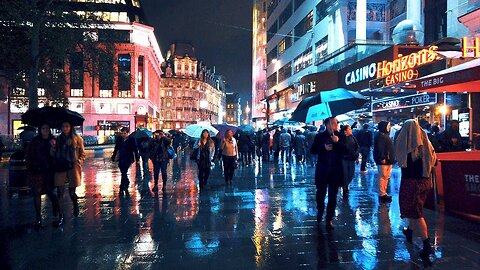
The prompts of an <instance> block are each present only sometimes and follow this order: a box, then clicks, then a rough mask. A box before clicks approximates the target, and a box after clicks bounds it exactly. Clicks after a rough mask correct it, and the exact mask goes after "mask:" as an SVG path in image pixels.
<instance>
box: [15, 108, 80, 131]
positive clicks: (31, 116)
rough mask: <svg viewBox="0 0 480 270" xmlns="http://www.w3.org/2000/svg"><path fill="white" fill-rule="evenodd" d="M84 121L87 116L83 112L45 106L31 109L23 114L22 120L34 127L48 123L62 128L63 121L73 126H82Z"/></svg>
mask: <svg viewBox="0 0 480 270" xmlns="http://www.w3.org/2000/svg"><path fill="white" fill-rule="evenodd" d="M83 121H85V118H83V116H82V115H81V114H79V113H77V112H74V111H71V110H69V109H65V108H62V107H50V106H45V107H42V108H36V109H30V110H28V111H27V112H25V113H24V114H22V122H23V123H24V124H27V125H30V126H34V127H40V126H41V125H43V124H48V125H49V126H50V127H54V128H60V127H61V125H62V123H63V122H69V123H70V124H72V126H81V125H83Z"/></svg>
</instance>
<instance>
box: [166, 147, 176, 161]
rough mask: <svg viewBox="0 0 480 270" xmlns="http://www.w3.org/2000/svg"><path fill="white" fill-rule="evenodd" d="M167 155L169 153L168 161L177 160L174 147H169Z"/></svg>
mask: <svg viewBox="0 0 480 270" xmlns="http://www.w3.org/2000/svg"><path fill="white" fill-rule="evenodd" d="M167 153H168V159H174V158H177V153H175V149H173V147H171V146H169V147H168V149H167Z"/></svg>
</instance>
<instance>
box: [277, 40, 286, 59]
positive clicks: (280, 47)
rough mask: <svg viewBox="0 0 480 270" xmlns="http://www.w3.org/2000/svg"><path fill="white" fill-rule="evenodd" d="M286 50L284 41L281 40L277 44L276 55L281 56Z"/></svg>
mask: <svg viewBox="0 0 480 270" xmlns="http://www.w3.org/2000/svg"><path fill="white" fill-rule="evenodd" d="M285 50H286V48H285V39H282V40H280V42H279V43H278V54H279V55H280V54H282V53H283V52H285Z"/></svg>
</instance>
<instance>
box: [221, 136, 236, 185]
mask: <svg viewBox="0 0 480 270" xmlns="http://www.w3.org/2000/svg"><path fill="white" fill-rule="evenodd" d="M220 151H221V152H222V159H223V175H224V176H225V183H226V184H231V183H232V180H233V174H234V173H235V169H236V164H237V160H238V145H237V140H235V138H234V137H233V131H232V130H227V132H226V133H225V137H224V138H223V141H222V143H221V145H220Z"/></svg>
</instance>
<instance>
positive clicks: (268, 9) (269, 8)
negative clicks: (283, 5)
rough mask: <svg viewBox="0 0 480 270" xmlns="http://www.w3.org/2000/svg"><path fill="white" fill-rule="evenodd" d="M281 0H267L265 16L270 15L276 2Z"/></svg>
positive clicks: (276, 4)
mask: <svg viewBox="0 0 480 270" xmlns="http://www.w3.org/2000/svg"><path fill="white" fill-rule="evenodd" d="M280 1H281V0H270V1H268V2H269V3H268V7H267V18H268V17H270V15H271V14H272V12H273V11H274V10H275V8H276V7H277V6H278V2H280Z"/></svg>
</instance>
